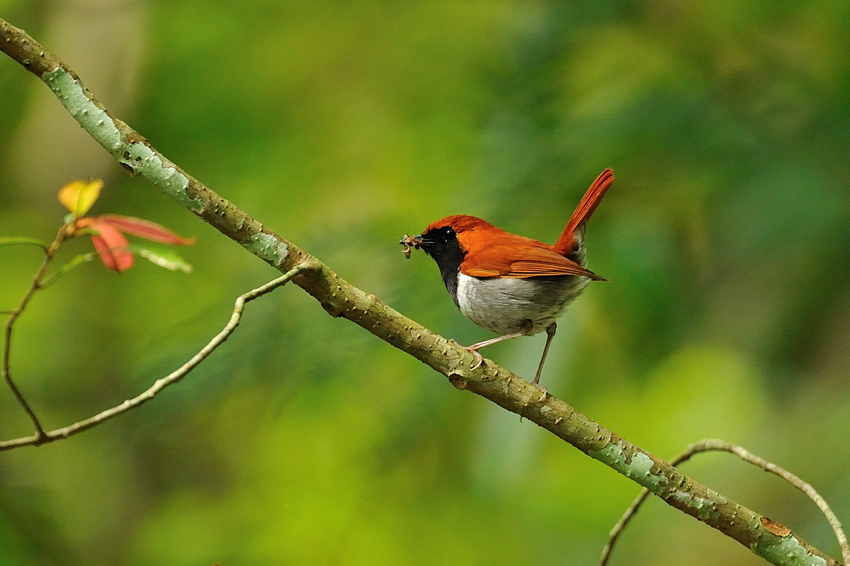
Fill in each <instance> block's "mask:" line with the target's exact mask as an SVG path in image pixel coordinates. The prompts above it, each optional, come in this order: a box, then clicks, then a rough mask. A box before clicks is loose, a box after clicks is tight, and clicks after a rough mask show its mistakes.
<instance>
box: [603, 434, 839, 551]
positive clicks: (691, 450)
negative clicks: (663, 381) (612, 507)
mask: <svg viewBox="0 0 850 566" xmlns="http://www.w3.org/2000/svg"><path fill="white" fill-rule="evenodd" d="M713 451H717V452H729V453H730V454H734V455H736V456H738V457H739V458H740V459H741V460H743V461H745V462H747V463H749V464H752V465H754V466H757V467H759V468H761V469H762V470H764V471H766V472H770V473H772V474H775V475H777V476H779V477H780V478H782V479H784V480H785V481H787V482H788V483H790V484H791V485H793V486H794V487H796V488H797V489H799V490H800V491H802V492H803V493H805V494H806V496H808V498H809V499H811V500H812V501H813V502H814V504H815V505H817V506H818V509H820V510H821V513H823V514H824V516H825V517H826V520H827V521H828V522H829V525H830V526H831V527H832V530H833V532H834V533H835V538H836V539H838V546H840V547H841V556H842V557H843V559H844V563H845V564H850V545H848V542H847V535H846V534H845V533H844V528H843V527H842V526H841V521H839V520H838V517H836V516H835V513H833V511H832V509H830V507H829V505H828V504H827V503H826V501H825V500H824V498H823V497H821V495H820V494H819V493H818V492H817V491H816V490H815V488H813V487H812V486H811V484H809V483H807V482H805V481H803V480H802V479H800V478H799V477H797V476H796V475H794V474H792V473H791V472H789V471H788V470H786V469H784V468H782V467H780V466H777V465H776V464H774V463H772V462H768V461H767V460H765V459H764V458H760V457H758V456H756V455H755V454H753V453H752V452H750V451H749V450H747V449H746V448H743V447H741V446H738V445H735V444H729V443H728V442H723V441H722V440H714V439H708V440H702V441H700V442H697V443H695V444H691V445H690V446H688V448H687V449H686V450H685V451H684V452H683V453H681V454H679V455H678V456H676V457H675V458H673V459H672V460H670V464H671V465H673V466H678V465H679V464H681V463H682V462H686V461H688V460H689V459H690V458H691V456H694V455H696V454H699V453H702V452H713ZM648 495H649V490H648V489H643V490H641V492H640V494H638V496H637V497H635V499H634V501H632V504H631V505H629V508H628V509H626V511H625V512H624V513H623V516H622V517H620V520H619V521H617V524H616V525H614V527H613V528H612V529H611V532H610V533H609V535H608V542H607V544H606V545H605V548H603V549H602V557H601V558H600V560H599V566H605V565H606V564H607V563H608V560H609V558H611V552H612V551H613V550H614V544H616V542H617V539H619V538H620V535H621V534H623V531H624V530H625V528H626V526H627V525H628V524H629V521H631V520H632V518H633V517H634V516H635V514H637V512H638V509H640V506H641V505H643V502H644V501H646V498H647V496H648Z"/></svg>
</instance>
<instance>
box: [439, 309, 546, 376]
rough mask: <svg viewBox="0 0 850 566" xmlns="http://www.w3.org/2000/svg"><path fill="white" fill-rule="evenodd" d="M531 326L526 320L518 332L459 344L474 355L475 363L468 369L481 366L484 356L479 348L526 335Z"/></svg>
mask: <svg viewBox="0 0 850 566" xmlns="http://www.w3.org/2000/svg"><path fill="white" fill-rule="evenodd" d="M532 328H533V325H532V323H531V321H530V320H528V321H526V322H525V323H523V325H522V330H520V331H519V332H511V333H510V334H505V335H503V336H496V337H495V338H490V339H489V340H484V341H483V342H477V343H475V344H473V345H472V346H461V348H463V349H464V350H466V351H467V352H469V353H471V354H472V355H474V356H475V360H476V361H475V364H473V365H472V367H471V368H470V369H477V368H479V367H480V366H481V364H483V363H484V357H483V356H482V355H481V354H480V353H479V352H478V350H480V349H481V348H483V347H485V346H492V345H493V344H498V343H499V342H504V341H505V340H513V339H514V338H519V337H520V336H526V335H527V334H528V333H529V332H531V329H532ZM452 342H454V340H452ZM455 344H457V342H455Z"/></svg>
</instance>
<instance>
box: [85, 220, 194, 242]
mask: <svg viewBox="0 0 850 566" xmlns="http://www.w3.org/2000/svg"><path fill="white" fill-rule="evenodd" d="M98 219H99V220H100V221H101V222H105V223H107V224H110V225H111V226H113V227H114V228H116V229H118V230H120V231H122V232H124V233H125V234H132V235H133V236H138V237H139V238H144V239H145V240H150V241H151V242H159V243H160V244H171V245H178V246H190V245H192V244H194V243H195V238H183V237H182V236H178V235H177V234H175V233H174V232H172V231H171V230H169V229H168V228H165V227H164V226H161V225H159V224H157V223H156V222H151V221H150V220H144V219H142V218H134V217H132V216H121V215H119V214H101V215H100V216H98Z"/></svg>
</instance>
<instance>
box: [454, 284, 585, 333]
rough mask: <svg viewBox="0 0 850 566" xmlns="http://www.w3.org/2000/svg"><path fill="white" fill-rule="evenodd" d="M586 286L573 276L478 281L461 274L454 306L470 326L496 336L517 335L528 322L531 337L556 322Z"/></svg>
mask: <svg viewBox="0 0 850 566" xmlns="http://www.w3.org/2000/svg"><path fill="white" fill-rule="evenodd" d="M589 282H590V280H589V279H588V278H587V277H579V276H573V275H565V276H559V277H531V278H528V279H507V278H504V279H503V278H498V277H493V278H486V279H479V278H477V277H470V276H468V275H464V274H463V273H460V274H458V286H457V305H458V308H459V309H460V311H461V312H462V313H463V314H464V316H466V317H467V318H468V319H470V320H471V321H472V322H474V323H475V324H477V325H478V326H481V327H483V328H486V329H487V330H491V331H493V332H495V333H497V334H499V335H504V334H509V333H511V332H519V331H520V330H522V328H523V324H524V323H525V321H528V320H530V321H531V322H532V324H533V327H532V330H531V332H530V334H536V333H538V332H542V331H544V330H546V328H548V327H549V326H550V325H551V324H552V323H553V322H555V320H557V319H558V317H560V316H561V315H562V314H563V312H564V309H565V308H566V306H567V305H568V304H569V302H570V301H572V300H573V299H575V298H576V297H578V296H579V295H580V294H581V292H582V291H583V290H584V288H585V287H586V286H587V284H588V283H589Z"/></svg>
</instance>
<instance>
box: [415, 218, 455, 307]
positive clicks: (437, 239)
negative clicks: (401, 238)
mask: <svg viewBox="0 0 850 566" xmlns="http://www.w3.org/2000/svg"><path fill="white" fill-rule="evenodd" d="M413 240H414V246H415V247H417V248H422V249H423V250H424V251H425V253H426V254H428V255H429V256H431V257H433V258H434V261H436V262H437V266H438V267H439V268H440V275H441V276H442V278H443V283H445V284H446V289H448V291H449V294H450V295H451V296H452V300H453V301H454V302H455V305H457V274H458V272H459V271H460V264H461V262H462V261H463V257H464V256H465V255H466V252H465V251H463V249H462V248H461V247H460V242H458V239H457V234H456V233H455V231H454V230H452V229H451V227H449V226H443V227H442V228H436V229H434V230H430V231H428V232H426V233H424V234H422V235H421V236H416V237H415V238H414V239H413Z"/></svg>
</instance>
